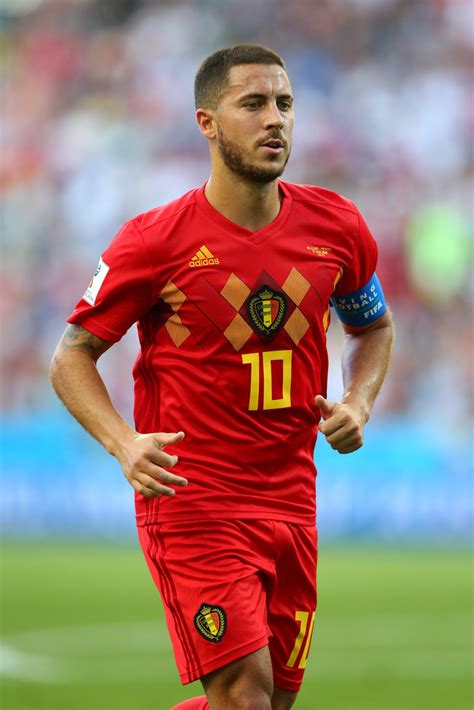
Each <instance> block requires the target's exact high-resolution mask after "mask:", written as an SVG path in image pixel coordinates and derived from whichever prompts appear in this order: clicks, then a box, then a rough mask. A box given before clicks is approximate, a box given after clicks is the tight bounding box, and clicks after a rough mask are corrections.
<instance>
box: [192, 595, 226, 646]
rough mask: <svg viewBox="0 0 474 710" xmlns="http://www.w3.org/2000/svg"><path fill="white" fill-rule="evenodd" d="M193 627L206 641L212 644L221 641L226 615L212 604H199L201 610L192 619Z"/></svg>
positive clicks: (220, 608)
mask: <svg viewBox="0 0 474 710" xmlns="http://www.w3.org/2000/svg"><path fill="white" fill-rule="evenodd" d="M194 626H195V627H196V631H198V633H199V634H200V635H201V636H202V637H203V638H205V639H206V641H212V642H213V643H219V641H222V637H223V636H224V634H225V630H226V615H225V611H224V609H223V608H222V607H220V606H213V605H212V604H201V608H200V609H199V611H198V613H197V614H196V616H195V617H194Z"/></svg>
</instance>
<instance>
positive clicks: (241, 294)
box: [221, 274, 250, 311]
mask: <svg viewBox="0 0 474 710" xmlns="http://www.w3.org/2000/svg"><path fill="white" fill-rule="evenodd" d="M249 293H250V289H249V287H248V286H247V285H246V284H244V282H243V281H241V279H239V277H238V276H236V275H235V274H231V275H230V276H229V278H228V280H227V283H226V285H225V286H224V288H223V289H222V291H221V295H222V296H224V298H225V299H226V301H228V302H229V303H230V305H231V306H233V307H234V308H235V310H236V311H239V310H240V308H241V306H242V304H243V302H244V301H245V299H246V298H247V296H248V295H249Z"/></svg>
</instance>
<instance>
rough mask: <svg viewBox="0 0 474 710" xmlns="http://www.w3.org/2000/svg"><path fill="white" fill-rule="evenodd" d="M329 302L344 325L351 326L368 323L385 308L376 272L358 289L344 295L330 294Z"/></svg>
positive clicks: (376, 317)
mask: <svg viewBox="0 0 474 710" xmlns="http://www.w3.org/2000/svg"><path fill="white" fill-rule="evenodd" d="M331 304H332V305H333V306H334V308H335V310H336V313H337V315H338V317H339V319H340V320H341V321H342V322H343V323H345V325H353V326H363V325H369V324H370V323H373V322H374V321H375V320H377V319H378V318H380V316H383V314H384V313H385V311H386V310H387V306H386V304H385V298H384V295H383V290H382V286H381V285H380V281H379V280H378V278H377V275H376V274H374V275H373V276H372V278H371V279H370V281H369V282H368V283H367V284H366V285H365V286H363V287H362V288H360V289H359V290H358V291H353V292H352V293H347V294H345V295H344V296H332V298H331Z"/></svg>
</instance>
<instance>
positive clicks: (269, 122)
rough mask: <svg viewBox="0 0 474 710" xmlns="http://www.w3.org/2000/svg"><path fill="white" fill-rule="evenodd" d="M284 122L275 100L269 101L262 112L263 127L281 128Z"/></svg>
mask: <svg viewBox="0 0 474 710" xmlns="http://www.w3.org/2000/svg"><path fill="white" fill-rule="evenodd" d="M284 123H285V120H284V117H283V114H282V113H281V111H280V109H279V108H278V106H277V104H276V102H275V101H269V102H268V104H267V107H266V111H265V112H264V114H263V125H264V128H267V129H268V128H274V127H279V128H281V127H282V126H283V124H284Z"/></svg>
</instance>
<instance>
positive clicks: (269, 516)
mask: <svg viewBox="0 0 474 710" xmlns="http://www.w3.org/2000/svg"><path fill="white" fill-rule="evenodd" d="M135 519H136V525H137V528H143V527H148V526H150V525H166V524H169V523H182V522H186V523H203V522H209V521H211V520H212V521H216V520H236V521H238V522H246V521H247V520H276V521H278V522H282V523H287V524H289V525H301V526H302V527H315V526H316V514H315V513H311V514H309V515H288V514H286V513H281V512H279V511H276V510H269V509H268V508H262V509H261V510H254V511H252V512H249V511H248V510H246V511H243V510H215V509H214V510H212V511H209V512H206V514H204V515H203V514H202V513H197V514H193V513H189V514H186V516H184V515H171V514H167V515H166V516H163V515H162V514H160V513H157V512H155V513H138V514H137V515H136V516H135Z"/></svg>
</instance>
